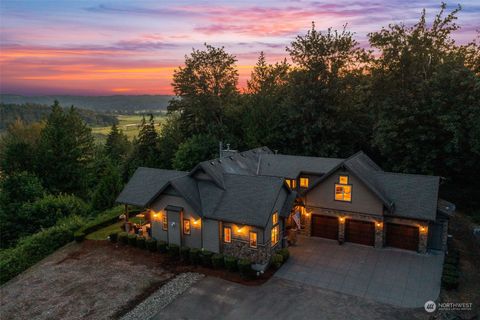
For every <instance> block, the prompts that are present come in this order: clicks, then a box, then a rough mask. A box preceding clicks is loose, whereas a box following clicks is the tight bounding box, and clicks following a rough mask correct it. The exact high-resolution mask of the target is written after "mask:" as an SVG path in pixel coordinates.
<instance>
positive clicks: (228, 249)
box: [223, 239, 278, 263]
mask: <svg viewBox="0 0 480 320" xmlns="http://www.w3.org/2000/svg"><path fill="white" fill-rule="evenodd" d="M277 247H278V246H277ZM271 251H272V250H271V247H270V243H268V244H267V245H260V244H259V245H258V246H257V248H251V247H250V245H249V243H248V242H245V241H242V240H238V239H232V242H230V243H224V244H223V254H224V255H230V256H234V257H235V258H239V259H241V258H244V259H249V260H251V261H253V262H255V263H267V262H269V261H270V257H271V256H272V252H271Z"/></svg>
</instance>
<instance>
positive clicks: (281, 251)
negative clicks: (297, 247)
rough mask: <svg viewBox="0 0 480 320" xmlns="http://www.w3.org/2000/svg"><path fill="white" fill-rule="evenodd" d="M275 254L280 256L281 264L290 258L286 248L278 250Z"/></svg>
mask: <svg viewBox="0 0 480 320" xmlns="http://www.w3.org/2000/svg"><path fill="white" fill-rule="evenodd" d="M277 253H278V254H279V255H281V256H282V258H283V263H285V262H287V260H288V258H290V251H288V249H287V248H283V249H280V250H278V252H277Z"/></svg>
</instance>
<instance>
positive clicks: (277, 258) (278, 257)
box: [272, 253, 283, 269]
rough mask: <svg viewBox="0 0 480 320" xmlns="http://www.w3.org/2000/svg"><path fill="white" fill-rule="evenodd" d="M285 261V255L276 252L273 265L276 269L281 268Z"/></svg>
mask: <svg viewBox="0 0 480 320" xmlns="http://www.w3.org/2000/svg"><path fill="white" fill-rule="evenodd" d="M282 263H283V256H282V255H281V254H278V253H275V254H274V255H273V256H272V265H273V266H274V268H275V269H279V268H280V267H281V266H282Z"/></svg>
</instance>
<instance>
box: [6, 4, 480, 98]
mask: <svg viewBox="0 0 480 320" xmlns="http://www.w3.org/2000/svg"><path fill="white" fill-rule="evenodd" d="M0 3H1V4H0V25H1V31H0V46H1V52H0V53H1V56H0V72H1V74H0V91H1V93H13V94H26V95H49V94H74V95H112V94H171V93H172V89H171V85H170V83H171V78H172V73H173V69H174V68H175V67H177V66H179V65H182V63H183V60H184V55H185V54H189V53H190V52H191V50H192V48H202V46H203V43H205V42H206V43H208V44H212V45H215V46H225V48H226V50H227V51H228V52H230V53H233V54H235V55H236V57H237V59H238V62H237V65H238V69H239V72H240V87H242V86H244V84H245V81H246V79H247V78H248V76H249V74H250V71H251V69H252V66H253V65H254V64H255V62H256V59H257V57H258V54H259V52H260V51H264V52H265V53H266V55H267V59H268V60H269V62H274V61H278V60H280V59H282V58H283V57H286V56H287V54H286V52H285V47H286V46H287V45H288V44H289V43H290V42H291V41H292V40H293V39H294V38H295V36H296V35H297V34H303V33H305V32H306V30H307V29H308V28H309V27H310V25H311V22H312V21H315V23H316V26H317V29H319V30H325V29H326V28H328V27H333V28H337V29H340V28H342V25H344V24H345V23H348V28H349V29H350V30H351V31H354V32H356V38H357V40H358V41H360V43H361V44H362V45H363V46H367V45H368V42H367V40H366V35H367V33H368V32H371V31H376V30H379V29H380V28H381V27H382V26H387V25H388V24H389V23H392V22H402V21H403V22H405V23H406V24H412V23H414V22H415V21H416V20H417V19H418V17H419V15H420V12H421V10H422V8H426V9H427V13H429V17H430V18H431V17H432V15H433V14H435V13H436V12H437V11H438V8H439V4H440V2H437V1H405V0H403V1H402V0H388V1H381V0H373V1H372V0H364V1H357V0H348V1H343V0H342V1H338V0H337V1H333V0H328V1H271V2H269V1H227V0H225V1H217V2H214V1H208V2H200V1H174V2H173V1H172V2H170V3H169V2H168V1H108V2H105V1H102V2H98V1H41V0H36V1H22V0H16V1H13V0H12V1H9V0H2V1H1V2H0ZM456 4H457V3H456V2H455V3H453V2H452V3H450V2H449V3H448V5H449V8H450V9H451V8H453V7H454V6H456ZM461 5H462V6H463V10H462V12H460V14H459V20H458V23H459V24H460V25H461V26H462V29H461V30H460V31H458V32H456V33H455V39H456V40H457V41H458V42H460V43H466V42H469V41H470V40H473V39H474V38H475V36H476V31H475V30H477V29H480V1H479V0H468V1H462V2H461ZM430 21H431V20H430Z"/></svg>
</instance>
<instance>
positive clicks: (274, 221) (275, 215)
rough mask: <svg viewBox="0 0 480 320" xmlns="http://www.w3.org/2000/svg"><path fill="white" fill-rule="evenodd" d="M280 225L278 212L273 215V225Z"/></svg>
mask: <svg viewBox="0 0 480 320" xmlns="http://www.w3.org/2000/svg"><path fill="white" fill-rule="evenodd" d="M277 223H278V212H275V213H274V214H273V215H272V224H273V225H276V224H277Z"/></svg>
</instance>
